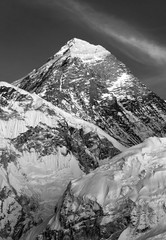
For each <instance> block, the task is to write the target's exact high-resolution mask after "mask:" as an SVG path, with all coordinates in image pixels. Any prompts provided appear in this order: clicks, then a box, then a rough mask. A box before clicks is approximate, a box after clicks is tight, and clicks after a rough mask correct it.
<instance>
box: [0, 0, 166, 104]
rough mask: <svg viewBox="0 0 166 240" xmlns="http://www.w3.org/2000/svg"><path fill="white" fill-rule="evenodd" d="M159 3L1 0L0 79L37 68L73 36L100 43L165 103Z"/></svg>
mask: <svg viewBox="0 0 166 240" xmlns="http://www.w3.org/2000/svg"><path fill="white" fill-rule="evenodd" d="M165 12H166V1H165V0H140V1H138V0H102V1H101V0H1V1H0V80H1V81H8V82H12V81H14V80H16V79H18V78H20V77H23V76H24V75H26V74H27V73H28V72H30V71H31V70H33V69H34V68H37V67H40V66H41V65H42V64H44V63H45V62H46V60H47V59H48V58H49V57H50V56H52V55H53V54H54V53H56V52H57V51H58V50H59V49H60V47H61V46H63V45H64V44H65V43H66V42H67V41H68V40H70V39H71V38H73V37H77V38H81V39H84V40H86V41H89V42H91V43H94V44H100V45H102V46H103V47H105V48H107V49H108V50H109V51H111V52H112V53H113V54H114V55H115V56H116V57H117V58H119V60H121V61H123V62H124V63H125V64H126V65H127V66H128V67H129V68H130V70H131V71H132V73H133V74H135V75H136V76H137V77H139V79H140V80H142V81H143V82H144V83H146V84H147V85H148V86H149V87H150V88H151V89H152V90H153V91H155V92H156V93H158V94H159V95H160V96H161V97H163V98H165V99H166V91H165V89H166V67H165V66H166V14H165Z"/></svg>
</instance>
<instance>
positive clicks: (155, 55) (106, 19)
mask: <svg viewBox="0 0 166 240" xmlns="http://www.w3.org/2000/svg"><path fill="white" fill-rule="evenodd" d="M55 1H56V0H55ZM69 3H70V4H69ZM66 7H67V5H66ZM68 7H69V8H68V10H69V11H71V9H72V10H73V12H76V13H77V14H78V16H79V17H80V19H81V20H82V21H84V22H85V23H86V24H87V26H89V27H90V28H92V29H93V30H95V31H98V32H99V33H100V34H104V35H106V36H107V37H108V40H109V41H111V40H112V39H113V40H115V41H113V42H111V44H113V45H115V47H117V48H120V50H121V51H122V52H125V54H128V55H129V56H130V57H132V58H134V59H135V60H137V61H140V62H144V63H150V64H152V63H153V62H155V64H156V63H158V64H165V63H166V47H165V46H160V45H159V44H157V43H156V42H153V41H152V40H149V39H148V37H146V36H144V35H143V34H141V33H140V32H139V31H137V30H136V29H135V28H134V27H133V26H132V25H130V24H128V23H126V22H125V21H123V20H120V19H117V18H115V17H113V16H110V15H109V16H108V15H106V14H105V13H100V12H98V11H96V10H94V9H93V8H92V7H90V6H88V5H85V4H82V3H81V2H80V1H76V0H68ZM66 9H67V8H66Z"/></svg>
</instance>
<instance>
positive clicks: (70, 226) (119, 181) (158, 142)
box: [36, 137, 166, 240]
mask: <svg viewBox="0 0 166 240" xmlns="http://www.w3.org/2000/svg"><path fill="white" fill-rule="evenodd" d="M165 158H166V138H157V137H153V138H149V139H147V140H145V141H144V142H143V143H141V144H138V145H136V146H134V147H131V148H129V149H127V150H125V151H124V152H123V153H121V154H119V155H117V156H115V157H113V158H112V159H111V161H110V163H108V164H105V165H103V166H101V167H99V168H97V169H96V170H94V171H93V172H92V173H90V174H88V175H86V176H84V177H82V178H79V179H76V180H73V181H71V182H70V183H69V185H68V187H67V189H66V191H65V192H64V194H63V197H62V198H61V199H60V200H59V202H58V204H57V207H56V210H55V214H54V216H52V218H51V219H50V220H49V222H48V224H47V227H46V228H45V231H44V232H42V233H40V234H39V235H38V238H36V239H56V240H60V239H73V240H76V239H81V240H98V239H103V240H104V239H109V240H115V239H116V240H146V239H148V240H163V239H165V238H166V191H165V187H166V162H165Z"/></svg>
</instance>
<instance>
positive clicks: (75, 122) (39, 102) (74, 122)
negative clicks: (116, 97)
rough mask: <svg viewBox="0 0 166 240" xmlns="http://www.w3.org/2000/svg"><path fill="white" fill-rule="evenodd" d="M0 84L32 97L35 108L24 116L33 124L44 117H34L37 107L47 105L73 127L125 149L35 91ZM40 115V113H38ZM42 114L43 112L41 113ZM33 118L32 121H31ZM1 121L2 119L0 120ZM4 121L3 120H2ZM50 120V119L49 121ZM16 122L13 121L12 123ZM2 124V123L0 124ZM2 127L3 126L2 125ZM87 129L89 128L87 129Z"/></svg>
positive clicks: (4, 83) (114, 140)
mask: <svg viewBox="0 0 166 240" xmlns="http://www.w3.org/2000/svg"><path fill="white" fill-rule="evenodd" d="M0 86H6V87H9V88H13V89H15V90H16V91H18V92H19V93H21V94H24V95H28V96H30V97H32V99H33V104H32V106H33V108H34V109H35V111H34V110H33V111H32V110H30V111H27V112H26V113H25V116H26V117H27V121H28V122H32V124H33V123H35V125H37V124H38V123H39V122H40V119H45V117H44V116H43V118H42V116H39V117H36V114H37V113H38V111H36V110H37V109H38V108H40V107H42V106H43V107H44V105H45V106H47V107H48V108H49V109H50V110H53V111H54V112H55V113H56V115H59V116H61V117H63V118H64V119H66V122H68V124H69V125H70V126H73V127H76V128H78V129H80V128H81V127H83V128H84V129H86V131H87V132H88V131H89V130H90V131H93V132H96V133H97V134H98V135H99V136H100V137H101V138H102V137H105V138H107V139H108V140H109V141H111V142H112V144H113V145H114V146H115V147H116V148H117V149H119V150H120V151H123V150H124V149H126V148H125V147H124V146H123V145H122V144H120V143H119V142H118V141H117V140H116V139H114V138H113V137H111V136H110V135H109V134H107V133H105V132H104V131H103V130H102V129H101V128H99V127H97V126H96V125H94V124H93V123H89V122H87V121H85V120H82V119H80V118H77V117H75V116H73V115H71V114H70V113H67V112H65V111H64V110H62V109H60V108H58V107H56V106H54V105H53V104H52V103H50V102H48V101H46V100H44V99H43V98H40V97H39V96H38V95H37V94H35V93H32V94H31V93H28V92H27V91H25V90H23V89H20V88H18V87H16V86H13V85H11V84H9V83H6V82H0ZM13 107H14V108H16V109H15V110H18V106H17V105H15V104H14V100H13ZM33 115H34V116H33ZM40 115H41V113H40ZM43 115H44V114H43ZM33 119H34V121H33ZM1 121H3V120H1ZM3 122H4V121H3ZM51 122H52V121H51ZM15 124H16V123H15V122H14V125H15ZM2 125H3V124H2ZM11 126H12V123H11ZM2 128H3V127H2ZM88 129H89V130H88ZM24 130H25V129H24Z"/></svg>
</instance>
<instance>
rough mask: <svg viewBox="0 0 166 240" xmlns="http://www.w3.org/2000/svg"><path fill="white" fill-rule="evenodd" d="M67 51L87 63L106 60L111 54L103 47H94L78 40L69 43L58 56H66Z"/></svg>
mask: <svg viewBox="0 0 166 240" xmlns="http://www.w3.org/2000/svg"><path fill="white" fill-rule="evenodd" d="M67 50H69V51H70V55H71V57H73V58H74V57H76V58H80V59H81V60H82V61H83V62H85V63H88V62H94V61H98V60H104V59H105V57H107V56H108V55H110V52H109V51H107V50H106V49H105V48H103V47H102V46H100V45H93V44H90V43H88V42H86V41H84V40H80V39H77V38H74V39H72V40H70V41H68V42H67V44H66V45H65V46H64V47H62V48H61V49H60V51H59V52H58V53H57V55H59V54H60V55H61V54H64V53H65V52H66V51H67Z"/></svg>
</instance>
